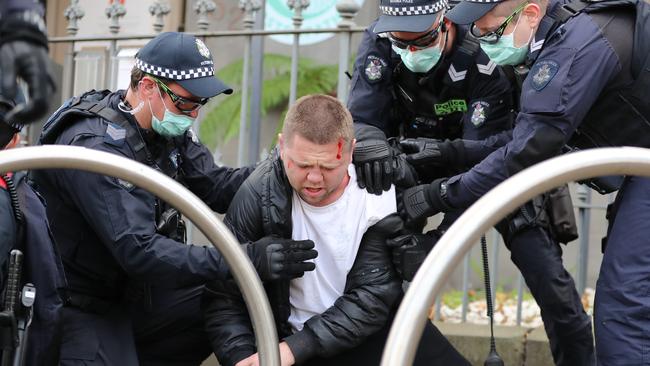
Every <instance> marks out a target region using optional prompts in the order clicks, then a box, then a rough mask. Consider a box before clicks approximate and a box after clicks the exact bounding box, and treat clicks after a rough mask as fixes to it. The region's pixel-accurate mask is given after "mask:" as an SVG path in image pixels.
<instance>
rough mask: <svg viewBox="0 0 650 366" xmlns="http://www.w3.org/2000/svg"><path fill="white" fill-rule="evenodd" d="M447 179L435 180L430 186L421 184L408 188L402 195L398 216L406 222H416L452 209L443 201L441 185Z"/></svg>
mask: <svg viewBox="0 0 650 366" xmlns="http://www.w3.org/2000/svg"><path fill="white" fill-rule="evenodd" d="M446 182H447V178H442V179H436V180H434V181H433V182H432V183H431V184H422V185H419V186H415V187H412V188H409V189H407V190H405V191H404V193H403V195H402V205H401V206H400V215H401V216H402V217H403V218H404V219H405V220H406V221H407V222H411V221H417V220H421V219H424V218H427V217H430V216H433V215H435V214H437V213H438V212H443V211H449V210H451V209H452V207H451V206H449V204H447V202H445V199H443V197H442V196H443V194H442V193H443V190H441V189H440V186H441V184H443V183H444V184H445V189H446ZM444 193H445V194H446V192H444Z"/></svg>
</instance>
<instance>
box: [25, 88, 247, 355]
mask: <svg viewBox="0 0 650 366" xmlns="http://www.w3.org/2000/svg"><path fill="white" fill-rule="evenodd" d="M124 97H125V91H118V92H115V93H112V94H109V95H108V97H107V98H108V99H107V108H108V109H110V110H111V111H112V112H113V113H115V114H117V115H119V116H120V117H121V118H118V119H119V121H115V120H113V121H109V120H106V119H104V118H101V117H99V116H94V117H93V116H89V117H85V118H82V117H79V118H72V119H58V120H57V113H55V114H54V116H53V117H52V118H51V120H52V121H58V123H47V124H46V126H45V128H44V131H43V134H42V136H41V139H42V141H45V142H51V143H57V144H62V145H72V146H83V147H87V148H91V149H95V150H99V151H104V152H109V153H112V154H116V155H120V156H124V157H127V158H130V159H133V160H136V161H140V162H141V163H144V164H148V165H149V166H151V167H153V168H154V169H157V170H160V171H162V172H163V173H165V174H166V175H168V176H170V177H172V178H175V179H176V180H178V181H179V182H181V183H183V184H184V185H185V186H187V187H188V188H189V189H191V190H192V191H193V192H194V193H195V194H197V195H198V196H199V197H200V198H201V199H202V200H203V201H205V202H206V203H207V204H208V205H209V206H210V207H211V208H212V209H213V210H215V211H216V212H225V210H226V209H227V207H228V205H229V204H230V201H231V199H232V197H233V195H234V193H235V192H236V190H237V188H238V187H239V186H240V185H241V184H242V183H243V181H244V180H245V178H246V177H247V176H248V175H249V174H250V172H251V170H252V169H251V168H241V169H230V168H224V167H217V166H216V165H215V164H214V161H213V158H212V155H211V154H210V152H209V151H208V149H207V148H206V147H205V146H203V145H202V144H201V143H200V142H199V140H198V139H197V137H196V136H195V135H194V133H193V132H192V131H191V130H189V131H188V132H186V133H185V134H184V135H182V136H180V137H177V138H173V139H171V140H167V139H165V138H163V137H161V136H159V135H158V134H156V133H154V132H153V131H150V130H144V129H141V128H139V126H138V124H137V121H136V120H135V119H134V117H133V116H131V115H130V114H129V113H125V112H122V111H120V110H119V108H118V104H119V103H120V102H123V100H124ZM59 124H64V125H59ZM36 180H37V182H38V188H39V190H40V191H41V192H42V194H43V195H44V196H45V198H46V200H47V202H48V207H47V210H48V216H49V217H50V220H51V225H52V231H53V233H54V236H55V238H56V240H57V243H58V245H59V248H60V252H61V255H62V257H63V263H64V267H65V272H66V276H67V280H68V292H69V301H68V304H67V305H68V306H67V307H66V308H65V311H64V320H65V328H64V341H63V346H62V350H61V353H62V357H61V360H62V364H68V363H74V362H77V361H78V360H84V361H85V362H88V363H89V364H121V365H135V364H138V358H137V356H136V350H135V346H134V344H135V341H136V340H134V335H133V333H134V331H133V327H134V324H133V322H132V319H134V318H136V317H137V318H138V319H139V320H138V323H137V324H136V330H135V332H136V333H137V334H140V335H142V338H141V339H140V341H142V342H144V343H152V344H147V347H145V348H146V350H147V351H149V352H154V353H156V352H158V353H161V354H163V355H170V356H172V355H174V353H175V352H174V351H175V350H177V348H175V347H171V346H169V345H172V346H179V347H180V345H184V344H185V343H184V337H185V334H186V333H187V332H190V333H191V330H192V329H198V328H200V326H199V325H198V324H199V322H200V313H199V311H198V302H196V303H192V304H189V305H188V303H187V301H194V300H197V301H198V295H200V289H199V288H197V286H200V285H201V284H203V283H205V282H207V281H210V280H215V279H223V278H226V276H227V273H228V268H227V266H226V264H225V262H224V260H223V258H222V257H221V255H220V254H219V253H218V252H217V250H216V249H215V248H213V247H202V246H194V245H182V244H181V243H179V242H178V241H176V240H173V239H171V238H169V237H167V236H164V235H161V234H159V233H158V232H157V228H156V226H157V225H156V224H157V219H158V218H159V217H158V216H159V215H160V213H161V212H162V211H164V210H162V209H161V208H160V207H161V205H162V203H161V202H160V201H159V200H158V199H157V198H156V197H154V196H153V195H152V194H150V193H148V192H146V191H145V190H144V189H141V188H138V187H135V186H134V185H132V184H131V183H129V182H126V181H123V180H121V179H116V178H112V177H107V176H102V175H98V174H93V173H88V172H83V171H76V170H44V171H41V172H39V174H38V175H37V176H36ZM157 208H158V210H157ZM157 211H158V212H157ZM142 284H151V286H146V285H144V286H143V285H142ZM183 287H186V288H188V289H187V290H186V291H180V292H173V293H170V294H169V296H162V295H161V293H163V294H164V293H166V292H169V291H168V290H169V289H176V288H183ZM150 291H151V292H153V293H152V294H150V293H149V292H150ZM146 301H148V302H149V305H150V308H149V309H146V307H147V306H146V304H145V302H146ZM136 303H137V306H136V305H135V304H136ZM185 306H189V307H190V308H192V307H193V306H195V308H194V309H193V310H192V311H190V312H188V310H187V309H186V310H185V311H184V312H182V313H180V312H174V313H172V312H171V311H173V310H174V309H183V308H184V307H185ZM160 309H169V310H170V312H167V313H166V315H164V316H159V315H160ZM149 311H153V313H151V314H150V315H151V316H149V315H148V312H149ZM188 316H189V318H190V319H191V320H192V321H190V322H189V323H186V321H187V320H188V319H186V318H188ZM145 318H146V319H145ZM156 321H158V323H156ZM163 333H164V334H163ZM172 340H176V342H172ZM157 341H166V342H169V344H164V345H161V346H160V347H156V346H155V344H156V342H157ZM203 342H206V341H205V340H203ZM204 345H205V347H203V346H204ZM196 347H199V348H200V352H190V354H188V352H184V353H181V354H176V355H175V356H176V357H177V358H180V357H187V358H188V359H186V360H185V362H186V364H187V363H189V364H192V363H200V361H201V359H202V358H204V357H207V355H208V354H209V352H210V350H209V346H208V345H207V343H205V344H203V343H201V342H199V344H197V345H196ZM191 353H195V354H191ZM155 356H156V355H152V354H146V355H140V357H141V361H142V362H143V363H144V362H146V359H147V358H149V357H153V358H155ZM161 358H165V357H161ZM189 359H191V362H190V361H189ZM169 360H174V358H171V359H169ZM176 360H178V359H176Z"/></svg>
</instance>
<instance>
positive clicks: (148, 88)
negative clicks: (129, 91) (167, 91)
mask: <svg viewBox="0 0 650 366" xmlns="http://www.w3.org/2000/svg"><path fill="white" fill-rule="evenodd" d="M156 87H157V85H156V83H155V82H154V81H153V80H151V79H150V78H148V77H144V78H142V80H140V83H139V85H138V89H140V92H141V93H142V94H143V95H144V96H145V97H146V98H149V97H150V96H151V95H152V94H153V93H154V92H155V90H154V88H156Z"/></svg>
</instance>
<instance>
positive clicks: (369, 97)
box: [348, 25, 593, 365]
mask: <svg viewBox="0 0 650 366" xmlns="http://www.w3.org/2000/svg"><path fill="white" fill-rule="evenodd" d="M373 28H374V25H371V26H370V27H369V28H368V29H367V30H366V32H365V34H364V38H363V40H362V42H361V45H360V47H359V52H358V57H357V60H356V63H355V75H354V77H353V80H352V87H351V91H350V98H349V104H348V107H349V109H350V111H351V113H352V116H353V118H354V121H355V124H356V125H360V124H366V125H373V126H376V127H378V128H380V129H381V130H382V131H383V132H384V133H385V134H386V136H387V137H391V136H400V135H405V136H409V137H432V138H436V139H450V140H454V139H462V145H463V150H464V151H465V154H464V156H465V158H464V159H462V161H459V162H458V163H457V165H456V166H446V167H444V168H442V169H441V168H437V167H436V168H435V169H437V170H435V171H428V172H424V177H421V178H424V180H423V181H424V182H431V180H432V179H435V178H439V177H444V176H447V175H448V174H450V173H452V174H457V173H459V172H462V171H465V170H467V169H468V168H470V167H471V166H472V165H474V164H475V163H478V162H480V161H481V160H482V159H483V158H484V157H486V156H488V155H489V154H490V153H491V152H493V151H494V150H496V149H497V148H499V147H500V146H502V145H504V144H506V143H507V142H508V141H509V140H510V138H511V135H510V134H511V128H512V125H511V121H512V118H513V114H512V108H513V101H512V99H513V91H512V89H511V86H510V83H509V81H508V79H507V77H506V76H505V75H504V74H503V72H502V70H501V69H500V68H499V67H497V66H496V65H495V64H494V62H492V61H490V60H489V58H488V56H487V55H486V54H485V53H484V52H483V51H482V50H480V49H476V48H477V47H478V44H477V43H476V42H474V43H471V41H470V39H469V38H466V34H467V32H466V30H465V29H464V28H462V27H460V26H456V30H457V34H456V40H455V44H454V45H453V48H452V52H450V53H449V54H448V55H443V59H442V60H441V61H440V63H439V64H438V65H437V66H436V67H435V68H434V69H433V70H432V71H430V72H429V73H427V74H415V73H412V72H410V71H409V70H408V69H406V67H404V66H403V65H401V64H400V59H399V56H397V55H396V54H395V53H394V52H392V51H391V43H390V41H389V40H388V39H386V38H384V37H382V36H381V35H378V34H376V33H374V32H373V31H372V30H373ZM472 50H474V51H472ZM356 130H357V131H361V132H362V133H361V134H357V139H360V140H363V137H364V134H363V129H360V128H359V127H357V129H356ZM419 173H421V172H419ZM421 175H422V174H421ZM540 207H543V205H540V203H539V202H537V204H534V203H533V202H531V203H529V204H527V205H526V206H524V207H522V209H521V212H519V214H518V215H517V216H516V217H512V218H511V220H510V221H509V222H503V223H502V224H501V225H499V226H498V227H497V228H498V229H499V231H500V232H501V234H502V235H503V237H504V241H505V243H506V246H507V247H508V248H509V249H510V251H511V259H512V261H513V262H514V263H515V265H517V267H518V268H519V270H520V271H521V273H522V275H523V276H524V278H525V280H526V283H527V284H528V287H529V288H530V290H531V292H532V294H533V296H534V298H535V299H536V301H537V303H538V304H539V306H540V308H541V310H542V318H543V320H544V324H545V327H546V331H547V334H548V336H549V339H550V340H551V350H552V353H553V354H554V357H555V359H556V360H566V362H565V363H562V362H560V363H562V364H567V365H569V364H572V365H580V364H588V363H589V362H592V361H590V360H591V359H592V358H593V345H592V343H593V341H592V336H591V323H590V320H589V317H588V316H587V315H586V313H585V312H584V310H583V309H582V303H581V301H580V297H579V295H578V293H577V291H576V289H575V284H574V282H573V279H572V278H571V276H570V274H569V273H568V272H567V271H566V270H565V269H564V266H563V265H562V257H561V254H562V250H561V248H560V246H559V244H558V242H557V240H556V238H555V237H554V235H553V234H552V233H551V232H550V230H549V228H548V224H549V223H548V220H547V219H545V220H541V219H539V218H540V217H539V216H540V215H544V210H543V209H540ZM461 212H462V211H459V210H456V211H451V212H448V213H447V214H445V218H444V219H443V222H442V224H441V229H443V230H444V229H445V228H446V227H448V226H449V225H451V223H452V222H453V221H454V220H455V219H456V218H457V217H458V216H459V215H460V213H461ZM528 213H530V215H527V214H528Z"/></svg>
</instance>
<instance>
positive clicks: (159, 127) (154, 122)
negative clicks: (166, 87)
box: [149, 87, 194, 137]
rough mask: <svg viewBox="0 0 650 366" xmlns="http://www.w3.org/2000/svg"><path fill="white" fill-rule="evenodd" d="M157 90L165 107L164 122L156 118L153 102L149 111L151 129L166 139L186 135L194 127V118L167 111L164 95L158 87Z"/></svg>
mask: <svg viewBox="0 0 650 366" xmlns="http://www.w3.org/2000/svg"><path fill="white" fill-rule="evenodd" d="M156 89H157V90H158V95H160V100H161V101H162V103H163V106H164V107H165V114H164V115H163V119H162V121H161V120H159V119H158V118H156V115H155V114H154V113H153V110H152V109H151V102H149V110H150V111H151V128H153V130H154V131H156V132H157V133H158V134H159V135H161V136H164V137H176V136H180V135H182V134H184V133H185V131H187V130H188V129H189V128H190V127H192V124H193V123H194V118H192V117H189V116H186V115H183V114H176V113H172V112H171V111H170V110H169V109H167V105H165V101H164V100H163V97H162V94H160V89H159V88H158V87H156Z"/></svg>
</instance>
